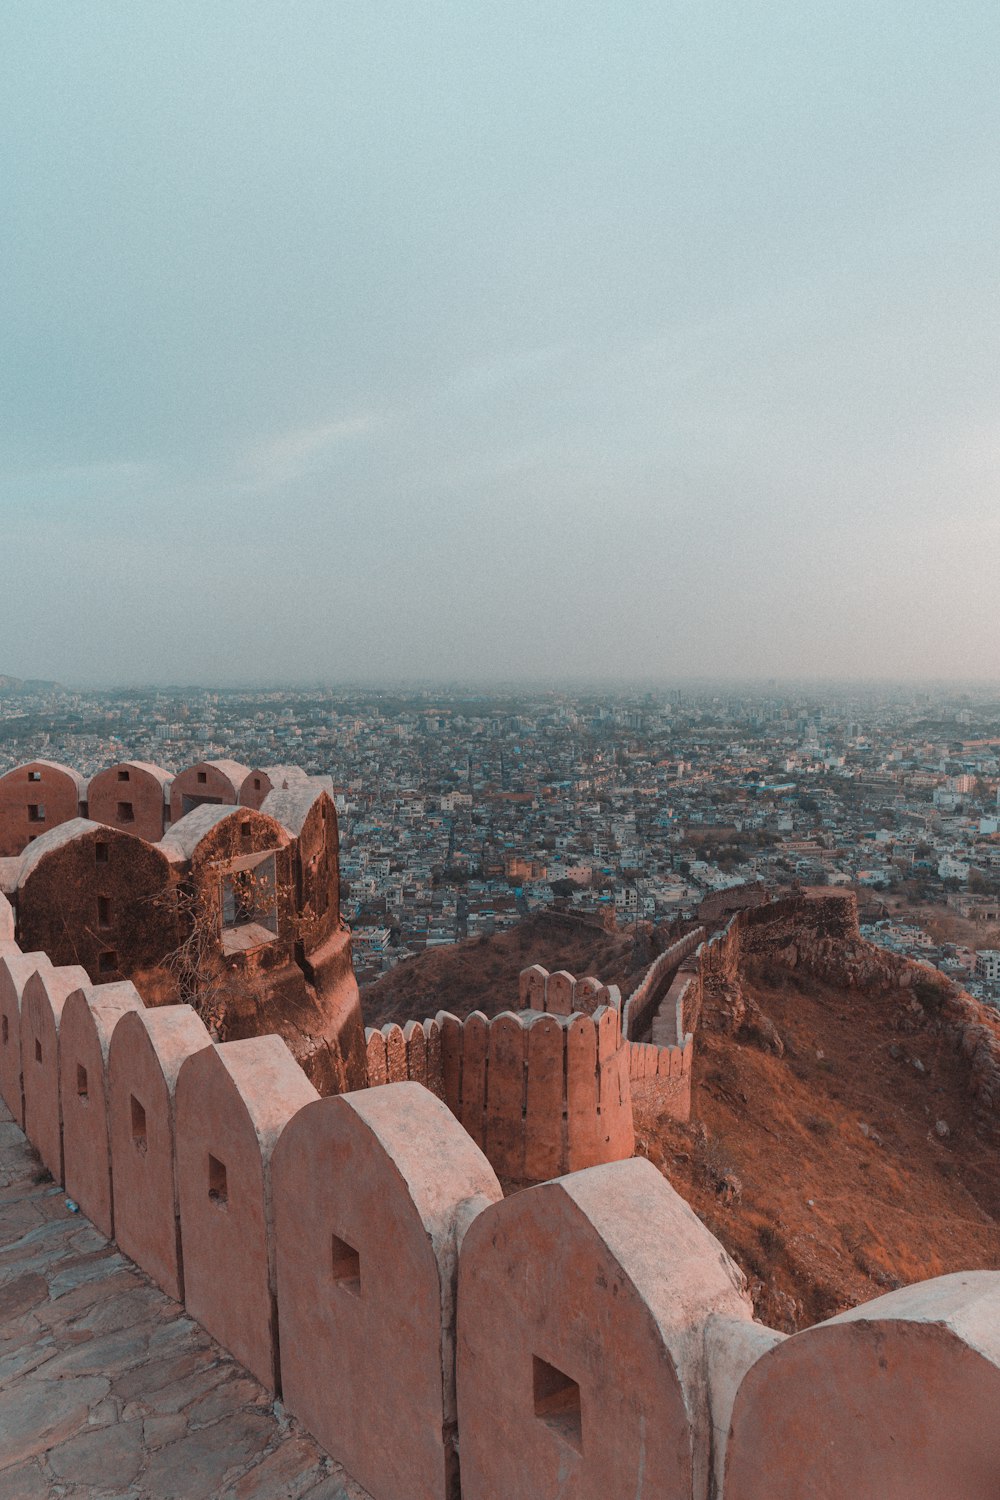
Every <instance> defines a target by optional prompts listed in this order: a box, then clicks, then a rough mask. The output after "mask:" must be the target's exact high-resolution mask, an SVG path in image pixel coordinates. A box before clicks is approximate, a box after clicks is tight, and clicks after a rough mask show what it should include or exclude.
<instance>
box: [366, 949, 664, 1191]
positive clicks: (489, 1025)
mask: <svg viewBox="0 0 1000 1500" xmlns="http://www.w3.org/2000/svg"><path fill="white" fill-rule="evenodd" d="M525 972H526V974H529V975H530V976H531V980H532V981H534V980H535V979H536V978H537V975H538V974H539V973H542V974H544V972H545V971H544V970H539V969H538V967H537V966H536V967H535V968H534V969H533V970H530V971H525ZM524 977H525V976H524V975H522V981H523V980H524ZM553 977H555V976H553ZM577 983H578V981H576V980H574V979H573V976H572V975H565V976H562V982H561V983H560V984H559V985H558V986H557V991H556V992H557V994H558V995H559V997H560V999H559V1003H560V1004H562V1003H563V999H562V996H563V994H564V991H565V990H566V989H567V987H568V991H569V993H570V994H572V992H573V989H574V987H575V986H576V985H577ZM579 983H581V984H583V985H584V989H583V990H582V992H581V993H582V994H584V995H585V996H586V997H588V998H590V997H591V995H592V994H593V989H592V986H593V984H594V983H596V981H579ZM601 988H604V987H601ZM527 992H528V991H527V990H526V988H525V985H524V984H522V993H527ZM531 993H535V992H534V991H533V990H532V991H531ZM608 993H609V994H610V991H608ZM613 998H614V997H613V996H612V999H613ZM365 1040H366V1048H367V1077H368V1084H369V1087H377V1086H379V1085H380V1084H384V1083H397V1082H403V1081H406V1080H410V1081H412V1082H416V1083H422V1084H424V1086H425V1087H426V1088H428V1089H429V1090H430V1091H431V1093H434V1094H436V1095H437V1096H438V1097H439V1098H440V1099H443V1100H444V1102H445V1103H446V1104H447V1105H448V1108H449V1109H450V1110H451V1112H452V1114H453V1115H454V1116H455V1118H456V1120H459V1121H461V1124H462V1126H463V1127H464V1129H465V1130H466V1131H467V1132H468V1134H469V1135H470V1136H471V1138H472V1139H473V1141H475V1143H476V1145H477V1146H479V1147H480V1148H481V1150H482V1151H483V1152H484V1154H485V1155H486V1157H487V1159H488V1160H489V1162H490V1164H491V1166H492V1167H493V1169H494V1171H495V1172H496V1173H497V1174H498V1175H499V1176H500V1177H501V1178H503V1179H504V1180H505V1181H507V1182H512V1183H523V1182H538V1181H541V1180H543V1179H544V1178H546V1177H553V1176H558V1175H559V1174H560V1173H562V1172H575V1171H578V1170H580V1169H581V1168H583V1167H590V1166H594V1165H596V1164H598V1163H600V1162H608V1161H619V1160H621V1159H622V1158H624V1157H628V1156H631V1155H632V1153H633V1151H634V1150H635V1133H634V1131H633V1128H632V1096H631V1090H630V1087H629V1067H630V1054H631V1049H630V1047H629V1044H628V1043H627V1042H625V1041H624V1040H623V1038H622V1035H621V1012H620V1010H619V1008H618V1006H617V1005H616V1004H614V1003H612V1004H603V1005H600V1006H598V1007H597V1009H596V1010H594V1012H593V1013H592V1014H588V1013H587V1012H582V1011H577V1012H563V1011H559V1012H558V1013H556V1012H551V1011H544V1010H523V1011H520V1012H516V1013H515V1012H513V1011H503V1012H501V1014H500V1015H497V1016H494V1017H493V1019H492V1020H487V1018H486V1016H484V1015H483V1013H482V1012H481V1011H474V1012H473V1013H472V1015H471V1016H468V1017H467V1018H466V1020H464V1021H460V1020H459V1019H458V1017H457V1016H453V1015H450V1014H448V1012H446V1011H441V1012H439V1013H438V1015H437V1016H436V1017H435V1018H434V1019H433V1020H427V1021H424V1022H418V1021H409V1022H407V1024H406V1026H405V1027H400V1026H398V1025H396V1024H389V1025H386V1026H384V1027H383V1028H382V1029H381V1031H376V1030H374V1029H373V1028H369V1029H368V1030H367V1031H366V1033H365Z"/></svg>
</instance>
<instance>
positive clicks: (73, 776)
mask: <svg viewBox="0 0 1000 1500" xmlns="http://www.w3.org/2000/svg"><path fill="white" fill-rule="evenodd" d="M30 766H45V768H46V769H47V770H49V771H62V772H63V774H64V775H65V776H68V777H69V778H70V780H71V781H75V782H76V787H77V791H78V792H79V794H80V799H81V801H83V800H84V799H85V798H86V796H87V778H86V777H85V776H81V775H80V773H79V771H77V770H75V769H74V767H73V766H64V765H63V763H62V761H60V760H42V759H41V758H38V759H35V760H25V761H22V762H21V764H20V765H19V766H11V768H10V770H9V771H5V772H4V773H3V774H4V777H7V776H16V775H17V773H18V771H27V770H28V768H29V767H30Z"/></svg>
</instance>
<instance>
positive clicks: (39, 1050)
mask: <svg viewBox="0 0 1000 1500" xmlns="http://www.w3.org/2000/svg"><path fill="white" fill-rule="evenodd" d="M41 1060H42V1044H41V1042H40V1041H39V1040H38V1037H37V1036H36V1037H35V1062H36V1063H40V1062H41Z"/></svg>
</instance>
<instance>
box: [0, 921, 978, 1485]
mask: <svg viewBox="0 0 1000 1500" xmlns="http://www.w3.org/2000/svg"><path fill="white" fill-rule="evenodd" d="M733 941H734V937H733V934H732V933H730V935H729V939H728V943H727V945H726V946H725V952H726V953H727V954H728V952H729V947H730V946H731V945H732V943H733ZM716 946H717V947H718V948H719V949H720V950H721V949H722V948H723V944H721V943H720V944H717V945H716ZM716 956H717V957H719V956H721V955H719V954H717V955H716ZM26 969H30V973H27V974H26V973H25V970H26ZM86 981H87V976H86V975H85V974H83V975H81V974H79V973H69V972H68V971H67V970H65V969H59V968H57V967H55V966H53V965H51V964H49V963H48V961H47V959H45V956H44V955H33V956H28V955H20V954H18V953H10V952H8V953H6V954H4V955H2V956H0V995H2V996H3V997H4V1006H5V1009H4V1015H5V1016H7V1017H8V1021H9V1019H10V1017H11V1015H13V1018H14V1020H15V1021H18V1020H20V1022H21V1023H23V1024H15V1025H11V1024H8V1025H7V1027H6V1028H4V1030H3V1032H2V1034H0V1056H3V1058H4V1060H5V1061H4V1066H3V1067H2V1068H0V1082H2V1084H3V1090H4V1097H5V1099H6V1100H7V1102H8V1104H9V1106H10V1107H11V1108H12V1109H15V1110H17V1109H19V1108H20V1102H21V1090H22V1087H24V1090H25V1094H26V1097H27V1098H28V1100H29V1101H30V1104H29V1108H28V1111H27V1121H28V1129H29V1132H30V1134H31V1136H32V1139H33V1141H35V1142H36V1144H37V1145H39V1146H41V1147H43V1148H44V1150H45V1154H46V1159H47V1160H49V1161H51V1162H52V1164H53V1167H54V1169H55V1170H57V1171H58V1170H61V1166H60V1163H61V1162H62V1161H64V1160H65V1161H72V1160H74V1159H77V1160H78V1159H79V1154H80V1152H79V1147H80V1145H81V1144H83V1143H85V1145H86V1149H87V1151H88V1153H89V1156H90V1159H89V1163H88V1177H87V1190H88V1193H90V1194H91V1195H93V1199H94V1202H95V1203H96V1202H100V1203H101V1204H103V1205H106V1211H107V1212H108V1213H109V1214H110V1216H111V1222H113V1223H114V1225H115V1231H116V1233H118V1234H119V1236H120V1237H121V1235H122V1228H123V1225H124V1222H125V1219H126V1217H127V1216H128V1215H131V1216H132V1218H133V1220H134V1221H137V1222H140V1223H145V1222H149V1223H154V1224H157V1225H160V1226H162V1230H163V1236H164V1242H165V1243H166V1244H168V1245H169V1246H170V1247H171V1249H172V1258H169V1257H168V1260H167V1261H164V1259H163V1256H162V1254H161V1253H160V1252H161V1249H162V1246H161V1244H160V1241H159V1240H158V1239H157V1238H156V1236H152V1237H146V1238H143V1237H141V1236H140V1237H138V1238H137V1239H136V1240H135V1241H133V1242H131V1243H130V1246H129V1248H130V1249H131V1250H132V1253H133V1254H134V1255H135V1256H136V1258H137V1259H138V1261H139V1263H140V1265H142V1266H143V1267H144V1269H146V1270H147V1271H148V1273H149V1274H150V1275H151V1276H152V1277H153V1279H154V1280H156V1281H158V1282H159V1284H161V1285H164V1286H166V1289H167V1290H168V1291H170V1292H171V1294H172V1295H174V1296H178V1295H183V1296H185V1297H186V1298H187V1300H188V1308H189V1311H190V1312H191V1313H192V1315H195V1316H200V1317H201V1318H203V1319H204V1320H205V1321H206V1323H207V1324H208V1326H210V1327H211V1328H213V1329H214V1330H215V1331H216V1333H217V1335H218V1336H219V1337H221V1338H223V1339H224V1340H227V1341H228V1342H229V1343H230V1345H231V1347H235V1348H236V1349H237V1351H238V1354H239V1356H240V1357H242V1358H244V1359H246V1360H247V1361H248V1362H249V1363H250V1364H251V1366H252V1367H253V1368H254V1369H255V1370H257V1372H258V1373H259V1374H260V1375H261V1376H262V1378H263V1379H264V1380H265V1381H267V1382H268V1383H269V1385H270V1388H271V1389H272V1390H273V1391H274V1392H275V1394H276V1395H283V1397H284V1401H285V1404H286V1407H287V1409H288V1410H289V1411H290V1412H291V1413H292V1414H293V1415H296V1416H298V1417H299V1418H300V1419H301V1420H302V1421H303V1422H304V1423H305V1424H306V1425H307V1426H308V1427H309V1428H310V1429H311V1430H312V1431H313V1432H314V1434H315V1435H316V1436H317V1437H318V1438H319V1440H320V1441H321V1442H322V1443H323V1444H324V1445H325V1446H326V1447H327V1449H328V1450H329V1451H330V1452H331V1453H332V1454H333V1456H334V1457H336V1458H338V1459H340V1460H342V1461H343V1462H345V1463H346V1464H347V1465H348V1466H349V1467H350V1468H351V1470H352V1471H353V1472H354V1473H355V1475H356V1476H357V1477H358V1478H359V1479H360V1480H361V1481H362V1483H363V1484H364V1485H365V1486H366V1487H367V1489H368V1490H369V1491H370V1493H371V1494H372V1495H373V1496H374V1500H457V1495H458V1493H459V1483H460V1484H461V1494H462V1496H463V1500H498V1497H500V1496H510V1497H512V1500H514V1497H528V1496H531V1497H532V1500H559V1497H566V1496H568V1495H573V1496H576V1497H578V1500H663V1497H674V1500H682V1497H683V1500H713V1497H715V1500H765V1497H766V1500H799V1497H801V1496H803V1495H806V1494H808V1495H810V1496H815V1497H817V1500H844V1497H845V1496H849V1495H850V1496H853V1495H878V1496H880V1497H886V1500H895V1497H899V1500H902V1497H904V1496H905V1497H906V1500H942V1497H943V1496H949V1497H951V1496H955V1497H959V1496H961V1497H962V1500H995V1496H996V1494H997V1489H998V1481H1000V1428H998V1425H997V1423H996V1421H995V1414H996V1411H997V1410H998V1409H1000V1274H997V1273H993V1272H970V1273H959V1274H956V1275H951V1276H946V1277H941V1278H938V1279H937V1280H933V1281H929V1282H924V1283H922V1284H919V1285H917V1286H913V1287H906V1288H903V1289H902V1290H900V1291H898V1292H893V1293H891V1294H890V1295H888V1296H886V1297H880V1298H878V1299H876V1300H875V1301H874V1302H870V1303H868V1304H866V1305H864V1306H862V1307H859V1308H856V1309H854V1310H853V1311H852V1312H849V1313H846V1314H842V1315H841V1316H839V1317H836V1318H832V1319H830V1320H828V1321H827V1322H824V1323H821V1324H819V1325H817V1326H816V1327H814V1328H809V1329H806V1330H804V1331H803V1332H801V1333H797V1334H794V1335H793V1336H791V1337H790V1338H783V1337H782V1336H781V1335H780V1334H778V1333H775V1332H774V1331H773V1330H770V1329H766V1328H763V1327H762V1326H761V1325H759V1324H756V1323H754V1322H753V1321H752V1317H751V1307H750V1301H749V1298H748V1295H747V1291H746V1286H745V1283H744V1279H743V1276H742V1274H741V1273H740V1271H739V1270H738V1268H737V1267H736V1266H735V1265H734V1263H733V1262H732V1261H731V1260H730V1259H729V1257H728V1256H727V1255H726V1253H725V1251H724V1250H723V1249H722V1247H721V1246H720V1245H719V1243H718V1241H716V1240H715V1239H714V1238H713V1237H712V1235H711V1234H710V1233H709V1232H708V1230H707V1229H706V1228H705V1226H704V1225H703V1224H702V1223H701V1222H700V1221H699V1220H698V1219H697V1218H696V1217H695V1215H694V1213H693V1212H692V1211H691V1209H690V1208H689V1207H688V1206H687V1205H686V1204H685V1203H684V1202H683V1200H682V1199H680V1198H679V1197H678V1196H677V1194H676V1193H675V1192H674V1191H673V1190H672V1188H671V1187H670V1186H669V1184H668V1183H667V1182H666V1180H665V1179H664V1177H663V1176H662V1175H661V1174H660V1173H659V1172H658V1171H657V1170H656V1169H655V1168H654V1167H653V1166H652V1165H651V1164H650V1163H648V1162H646V1161H642V1160H631V1161H620V1162H613V1163H610V1164H607V1165H603V1166H595V1167H590V1168H588V1169H586V1170H584V1171H579V1172H572V1173H571V1174H569V1175H566V1176H562V1177H560V1178H559V1179H558V1180H556V1181H549V1182H544V1183H541V1184H540V1185H538V1186H536V1187H530V1188H527V1189H525V1190H524V1191H522V1192H519V1193H517V1194H515V1195H514V1196H512V1197H510V1198H507V1199H503V1198H502V1197H501V1194H500V1189H499V1184H498V1183H497V1181H496V1177H495V1175H494V1174H493V1172H492V1170H491V1168H490V1166H489V1164H488V1162H487V1161H486V1160H485V1158H484V1156H483V1155H482V1152H481V1151H480V1150H479V1148H478V1147H477V1146H476V1144H475V1143H474V1142H473V1141H472V1140H470V1138H469V1136H468V1134H467V1133H466V1132H464V1131H463V1130H462V1128H461V1126H460V1125H459V1124H458V1122H457V1120H456V1119H455V1118H454V1114H453V1112H452V1111H450V1110H449V1109H447V1108H446V1107H445V1105H444V1104H443V1103H442V1102H441V1101H440V1100H435V1099H434V1098H433V1097H432V1095H431V1093H430V1092H428V1090H427V1089H426V1088H424V1087H421V1086H420V1085H418V1084H416V1083H412V1082H407V1083H402V1082H400V1083H389V1084H387V1086H386V1087H384V1088H376V1089H368V1090H365V1091H362V1092H361V1093H359V1094H348V1095H343V1096H341V1097H339V1098H331V1099H317V1098H316V1097H315V1093H314V1091H313V1090H312V1089H311V1087H310V1085H309V1084H308V1081H307V1080H306V1078H305V1075H304V1074H303V1073H302V1072H301V1070H300V1069H299V1068H298V1067H297V1065H296V1064H295V1063H294V1061H293V1060H292V1058H291V1057H290V1055H289V1054H288V1053H287V1050H286V1049H285V1048H284V1045H283V1043H282V1042H281V1041H280V1040H279V1039H278V1038H276V1037H262V1038H258V1039H255V1040H253V1041H247V1042H240V1043H232V1044H228V1046H226V1045H223V1046H215V1045H213V1044H211V1043H210V1042H209V1041H208V1038H207V1035H206V1033H205V1032H204V1028H202V1027H200V1025H197V1024H195V1025H193V1026H192V1027H191V1028H190V1029H189V1031H188V1032H187V1033H185V1032H184V1031H183V1028H181V1029H178V1028H177V1027H176V1026H174V1027H173V1028H172V1029H171V1034H170V1035H169V1036H167V1035H166V1034H163V1035H160V1034H158V1033H157V1032H155V1030H154V1029H150V1030H149V1031H148V1032H147V1031H146V1030H145V1029H144V1028H143V1027H142V1025H141V1020H140V1018H141V1017H143V1016H144V1015H146V1016H148V1017H150V1018H153V1017H154V1016H155V1017H156V1019H157V1020H159V1019H160V1018H165V1017H167V1016H168V1015H169V1014H170V1012H168V1011H162V1010H161V1011H159V1012H144V1011H143V1009H142V1007H141V1004H140V1003H137V997H136V996H133V995H131V994H123V995H122V996H121V997H120V999H121V1008H120V1014H119V1015H118V1017H117V1019H115V1017H114V1016H113V1015H111V1014H110V1013H109V1011H108V1009H107V1006H106V1005H105V1006H104V1008H103V1010H102V1012H101V1014H100V1015H97V1014H96V1013H95V1015H94V1027H95V1031H94V1033H93V1035H92V1036H91V1037H90V1039H89V1040H88V1027H87V1020H86V1010H87V1008H88V1007H93V1006H94V1005H96V1004H97V1003H98V997H99V995H100V992H99V991H95V990H94V989H93V988H92V987H91V986H90V985H89V983H87V982H86ZM74 982H76V988H75V989H73V990H72V992H71V993H70V994H68V995H67V993H66V992H67V990H68V989H70V987H71V985H72V984H73V983H74ZM170 1011H172V1016H171V1019H172V1020H176V1019H183V1017H184V1015H185V1014H186V1015H188V1016H189V1017H191V1019H192V1020H194V1019H195V1018H194V1017H193V1013H192V1012H190V1011H186V1009H185V1008H184V1007H172V1008H170ZM71 1015H72V1016H73V1017H74V1020H73V1033H72V1035H73V1038H74V1039H73V1040H71V1036H70V1025H69V1017H70V1016H71ZM64 1018H65V1019H64ZM517 1019H518V1018H516V1017H503V1016H501V1017H498V1018H497V1021H498V1022H502V1023H504V1024H503V1025H501V1026H499V1027H498V1028H497V1034H496V1035H497V1042H498V1045H499V1042H500V1040H501V1038H505V1039H507V1040H509V1039H510V1038H511V1037H512V1036H513V1030H512V1028H511V1026H510V1024H509V1023H510V1022H517ZM64 1025H65V1027H66V1030H65V1031H64V1030H63V1026H64ZM537 1026H543V1027H544V1028H545V1029H551V1028H552V1027H556V1028H557V1029H559V1030H560V1032H562V1031H563V1029H565V1034H566V1036H567V1038H568V1037H569V1036H570V1035H572V1034H574V1032H576V1033H578V1034H579V1035H581V1036H582V1035H583V1034H584V1030H583V1028H584V1026H586V1027H589V1028H590V1030H589V1032H588V1033H587V1035H588V1036H593V1034H594V1033H595V1032H597V1033H599V1032H600V1029H601V1027H602V1026H603V1027H604V1028H606V1030H607V1034H608V1035H609V1036H610V1035H611V1033H612V1030H613V1029H614V1034H615V1035H616V1036H617V1035H618V1032H617V1029H616V1012H615V1011H614V1010H613V1009H609V1008H604V1009H603V1010H602V1011H600V1012H598V1013H597V1014H595V1016H594V1017H586V1016H579V1015H577V1016H573V1017H570V1018H569V1019H568V1022H566V1023H564V1021H563V1020H562V1019H561V1018H559V1017H556V1016H554V1015H548V1014H545V1013H542V1014H540V1016H539V1018H538V1020H537V1021H535V1022H532V1023H531V1024H530V1025H527V1026H518V1031H519V1032H520V1034H521V1035H522V1036H525V1035H528V1036H530V1035H531V1033H532V1032H533V1031H534V1029H535V1028H536V1027H537ZM420 1031H421V1033H422V1036H423V1042H424V1051H423V1056H424V1065H425V1067H426V1058H427V1050H428V1049H427V1045H426V1044H427V1040H428V1037H427V1032H426V1030H425V1029H424V1028H420ZM446 1034H447V1027H445V1028H444V1030H442V1029H441V1028H439V1039H443V1037H444V1035H446ZM416 1035H417V1033H416V1031H415V1030H412V1031H411V1032H410V1037H409V1038H406V1037H404V1038H403V1042H404V1045H406V1046H407V1047H408V1048H410V1049H412V1055H413V1057H414V1058H415V1059H417V1061H416V1066H418V1067H419V1057H420V1051H421V1049H420V1044H419V1043H416V1044H415V1042H414V1039H415V1037H416ZM120 1038H121V1039H123V1040H122V1042H121V1044H120V1040H119V1039H120ZM504 1044H505V1045H506V1041H505V1043H504ZM25 1047H27V1056H25V1055H24V1048H25ZM81 1048H82V1049H83V1050H81ZM432 1050H433V1049H432ZM39 1051H40V1052H41V1058H40V1059H39V1055H38V1054H39ZM446 1055H447V1054H446V1051H445V1048H444V1046H443V1045H442V1073H443V1076H444V1077H445V1079H447V1077H448V1067H447V1063H446ZM497 1055H498V1057H499V1055H500V1054H499V1052H498V1054H497ZM619 1055H620V1054H619ZM566 1056H567V1058H568V1057H569V1051H568V1043H567V1053H566ZM598 1056H600V1049H599V1048H598ZM386 1057H387V1065H388V1049H387V1052H386ZM29 1067H37V1068H38V1069H39V1073H38V1075H37V1078H35V1077H32V1078H31V1079H29V1078H28V1077H27V1075H26V1071H25V1070H26V1069H28V1068H29ZM80 1067H83V1068H84V1070H85V1072H86V1078H85V1079H83V1078H81V1076H80V1073H79V1072H78V1069H79V1068H80ZM501 1072H503V1066H502V1065H501ZM43 1075H44V1076H43ZM102 1075H103V1076H102ZM53 1082H54V1083H55V1085H56V1086H55V1087H52V1084H53ZM81 1087H85V1088H86V1090H87V1092H88V1095H89V1094H90V1093H91V1091H92V1090H95V1091H100V1092H99V1097H101V1098H102V1099H104V1100H107V1101H108V1103H109V1109H108V1112H107V1113H106V1114H105V1115H104V1116H103V1123H102V1117H101V1115H100V1114H98V1115H97V1116H95V1117H94V1118H90V1117H89V1114H88V1112H87V1110H86V1108H85V1107H83V1106H81V1107H74V1108H72V1109H67V1108H66V1107H65V1105H66V1101H67V1090H69V1091H70V1093H72V1092H73V1091H74V1089H75V1090H76V1092H77V1103H78V1102H79V1098H80V1093H79V1090H80V1088H81ZM447 1088H448V1084H447V1082H446V1083H445V1090H446V1092H447ZM93 1097H95V1098H96V1097H98V1095H97V1094H96V1093H95V1094H94V1096H93ZM460 1097H461V1096H460ZM61 1101H62V1102H61ZM69 1102H70V1103H72V1102H73V1101H72V1100H70V1101H69ZM85 1115H86V1116H88V1117H87V1119H86V1124H85V1125H82V1124H81V1121H83V1119H84V1116H85ZM486 1129H487V1131H488V1129H489V1122H488V1117H487V1123H486ZM81 1130H83V1131H84V1132H85V1134H84V1135H81V1136H80V1139H79V1140H77V1139H76V1134H77V1132H79V1131H81ZM67 1136H71V1137H72V1139H67ZM126 1165H127V1167H128V1172H127V1173H123V1171H121V1170H120V1169H123V1168H124V1167H125V1166H126ZM102 1172H103V1174H104V1181H103V1182H102V1183H98V1182H97V1181H96V1180H95V1175H94V1174H95V1173H96V1174H97V1175H98V1176H99V1175H100V1174H101V1173H102ZM123 1184H127V1186H122V1185H123ZM126 1210H127V1214H126ZM2 1211H4V1210H2V1209H0V1212H2ZM104 1211H105V1210H103V1209H102V1213H103V1212H104ZM283 1355H284V1356H285V1357H284V1358H283V1357H282V1356H283ZM286 1367H287V1380H286V1379H285V1376H284V1375H283V1371H284V1370H285V1368H286ZM2 1441H3V1439H2V1435H0V1445H2ZM459 1469H461V1472H459Z"/></svg>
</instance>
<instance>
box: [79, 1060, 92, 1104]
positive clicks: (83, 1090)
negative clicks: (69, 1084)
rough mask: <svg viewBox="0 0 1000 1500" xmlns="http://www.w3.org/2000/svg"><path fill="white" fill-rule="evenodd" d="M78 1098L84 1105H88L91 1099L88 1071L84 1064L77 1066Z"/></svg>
mask: <svg viewBox="0 0 1000 1500" xmlns="http://www.w3.org/2000/svg"><path fill="white" fill-rule="evenodd" d="M76 1097H77V1098H78V1099H79V1100H80V1101H81V1102H82V1103H83V1104H86V1102H87V1100H88V1099H89V1098H90V1094H89V1092H88V1089H87V1070H86V1068H85V1067H84V1066H83V1063H77V1065H76Z"/></svg>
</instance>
